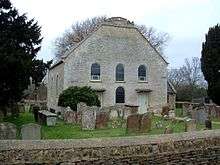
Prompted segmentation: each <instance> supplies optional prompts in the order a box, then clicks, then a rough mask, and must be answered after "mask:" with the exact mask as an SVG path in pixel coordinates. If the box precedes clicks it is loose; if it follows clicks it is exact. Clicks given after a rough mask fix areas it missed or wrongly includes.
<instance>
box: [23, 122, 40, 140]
mask: <svg viewBox="0 0 220 165" xmlns="http://www.w3.org/2000/svg"><path fill="white" fill-rule="evenodd" d="M21 138H22V140H40V139H41V126H40V125H38V124H34V123H29V124H25V125H22V127H21Z"/></svg>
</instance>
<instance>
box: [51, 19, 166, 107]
mask: <svg viewBox="0 0 220 165" xmlns="http://www.w3.org/2000/svg"><path fill="white" fill-rule="evenodd" d="M93 63H99V64H100V67H101V80H100V81H91V79H90V77H91V65H92V64H93ZM119 63H121V64H123V65H124V75H125V80H124V81H123V82H116V80H115V70H116V66H117V64H119ZM140 65H145V66H146V68H147V80H146V82H140V81H138V76H137V74H138V73H137V70H138V67H139V66H140ZM167 65H168V64H167V62H166V61H165V60H164V59H163V58H162V56H160V55H159V53H158V52H157V51H156V50H155V49H154V48H153V47H152V46H151V45H150V44H149V42H148V41H147V40H146V39H145V38H144V36H143V35H142V34H141V33H140V32H139V31H138V30H137V28H135V27H134V25H133V23H131V22H130V21H128V20H125V19H109V20H108V21H107V23H104V24H102V25H101V26H100V27H99V28H98V30H96V31H95V32H93V33H92V34H91V35H90V36H89V37H87V38H86V39H85V40H83V41H82V42H80V44H79V45H78V46H76V47H75V48H73V49H72V50H71V51H69V52H67V53H66V54H65V58H64V59H63V62H62V63H60V64H59V65H56V66H55V67H53V68H52V69H50V71H49V76H48V82H49V83H48V106H49V107H54V106H57V99H58V94H59V93H60V92H61V91H62V90H64V89H66V88H68V87H70V86H91V87H92V88H94V89H96V90H97V91H100V89H102V93H101V94H100V92H99V95H100V97H101V104H102V106H105V107H107V106H113V105H115V100H116V99H115V91H116V89H117V88H118V87H119V86H121V87H123V88H124V90H125V103H126V104H132V105H138V96H139V93H138V92H137V89H141V90H143V91H144V92H145V93H146V94H147V95H148V103H149V105H148V106H149V107H151V108H152V109H154V111H161V108H162V106H163V105H165V104H166V103H167ZM57 75H58V77H59V79H58V80H59V82H58V87H57V86H56V76H57ZM56 87H57V88H58V91H59V92H56V91H57V90H56Z"/></svg>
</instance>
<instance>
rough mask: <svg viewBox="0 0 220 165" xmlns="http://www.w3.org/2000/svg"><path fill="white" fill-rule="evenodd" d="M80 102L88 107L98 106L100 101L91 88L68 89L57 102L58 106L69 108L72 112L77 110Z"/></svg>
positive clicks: (75, 87)
mask: <svg viewBox="0 0 220 165" xmlns="http://www.w3.org/2000/svg"><path fill="white" fill-rule="evenodd" d="M80 102H84V103H86V104H87V105H88V106H100V101H99V99H98V96H97V94H96V92H95V90H93V89H91V87H87V86H84V87H77V86H74V87H69V88H67V89H66V90H64V91H63V92H62V93H61V94H60V96H59V100H58V106H63V107H68V106H69V107H70V108H71V109H72V110H74V111H76V110H77V104H78V103H80Z"/></svg>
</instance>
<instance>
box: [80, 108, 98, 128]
mask: <svg viewBox="0 0 220 165" xmlns="http://www.w3.org/2000/svg"><path fill="white" fill-rule="evenodd" d="M98 109H99V108H98V107H96V106H92V107H89V106H87V108H85V109H83V110H82V111H81V128H82V130H93V129H95V123H96V111H97V110H98Z"/></svg>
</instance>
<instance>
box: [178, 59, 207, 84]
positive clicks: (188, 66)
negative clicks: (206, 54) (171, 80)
mask: <svg viewBox="0 0 220 165" xmlns="http://www.w3.org/2000/svg"><path fill="white" fill-rule="evenodd" d="M180 74H181V75H182V76H183V78H184V82H185V83H186V84H188V85H190V86H191V87H193V86H195V85H199V84H200V83H201V82H202V81H204V77H203V75H202V71H201V63H200V59H199V58H198V57H193V58H192V59H191V60H189V59H185V64H184V65H183V66H182V67H180Z"/></svg>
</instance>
